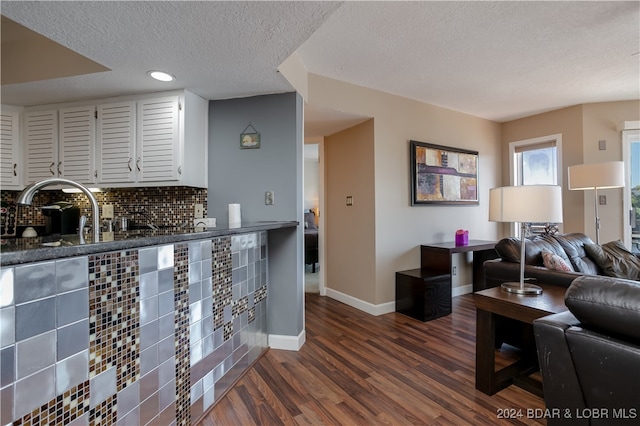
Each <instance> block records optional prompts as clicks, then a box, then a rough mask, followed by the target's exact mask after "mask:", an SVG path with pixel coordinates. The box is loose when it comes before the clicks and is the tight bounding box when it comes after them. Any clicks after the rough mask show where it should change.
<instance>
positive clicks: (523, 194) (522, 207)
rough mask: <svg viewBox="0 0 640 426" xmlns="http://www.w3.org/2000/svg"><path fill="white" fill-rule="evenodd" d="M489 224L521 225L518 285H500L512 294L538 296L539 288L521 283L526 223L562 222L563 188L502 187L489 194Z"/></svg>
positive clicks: (543, 186)
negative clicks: (516, 223)
mask: <svg viewBox="0 0 640 426" xmlns="http://www.w3.org/2000/svg"><path fill="white" fill-rule="evenodd" d="M489 220H490V221H492V222H519V223H520V241H521V244H520V282H506V283H502V289H503V290H505V291H507V292H509V293H515V294H522V295H538V294H542V288H540V287H539V286H537V285H533V284H525V282H524V265H525V242H526V227H527V225H526V224H527V223H561V222H562V188H561V187H559V186H553V185H522V186H503V187H501V188H493V189H491V190H489Z"/></svg>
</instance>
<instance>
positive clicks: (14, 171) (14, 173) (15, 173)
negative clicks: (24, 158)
mask: <svg viewBox="0 0 640 426" xmlns="http://www.w3.org/2000/svg"><path fill="white" fill-rule="evenodd" d="M17 167H18V165H17V164H16V163H13V175H14V176H18V173H17V172H16V168H17Z"/></svg>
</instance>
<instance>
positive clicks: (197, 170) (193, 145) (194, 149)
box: [136, 90, 209, 188]
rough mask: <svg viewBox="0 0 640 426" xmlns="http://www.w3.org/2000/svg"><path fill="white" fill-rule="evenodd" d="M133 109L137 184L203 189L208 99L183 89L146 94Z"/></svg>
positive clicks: (206, 177)
mask: <svg viewBox="0 0 640 426" xmlns="http://www.w3.org/2000/svg"><path fill="white" fill-rule="evenodd" d="M137 110H138V113H137V123H136V126H137V143H136V149H137V153H136V171H137V172H138V179H137V184H138V185H140V186H161V185H181V186H192V187H198V188H206V187H207V186H208V163H209V158H208V149H207V146H208V142H207V139H208V120H209V102H208V101H207V100H205V99H203V98H201V97H199V96H197V95H195V94H193V93H191V92H189V91H187V90H183V91H180V92H171V93H164V94H155V95H147V96H146V97H144V98H142V99H139V100H138V101H137ZM138 166H139V167H138Z"/></svg>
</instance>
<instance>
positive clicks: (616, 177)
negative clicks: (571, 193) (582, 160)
mask: <svg viewBox="0 0 640 426" xmlns="http://www.w3.org/2000/svg"><path fill="white" fill-rule="evenodd" d="M623 186H624V162H622V161H608V162H606V163H593V164H579V165H577V166H570V167H569V189H572V190H578V189H580V190H585V189H595V188H598V189H604V188H621V187H623Z"/></svg>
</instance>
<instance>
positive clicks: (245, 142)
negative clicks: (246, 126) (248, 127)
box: [240, 133, 260, 149]
mask: <svg viewBox="0 0 640 426" xmlns="http://www.w3.org/2000/svg"><path fill="white" fill-rule="evenodd" d="M240 148H242V149H256V148H260V133H241V134H240Z"/></svg>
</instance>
